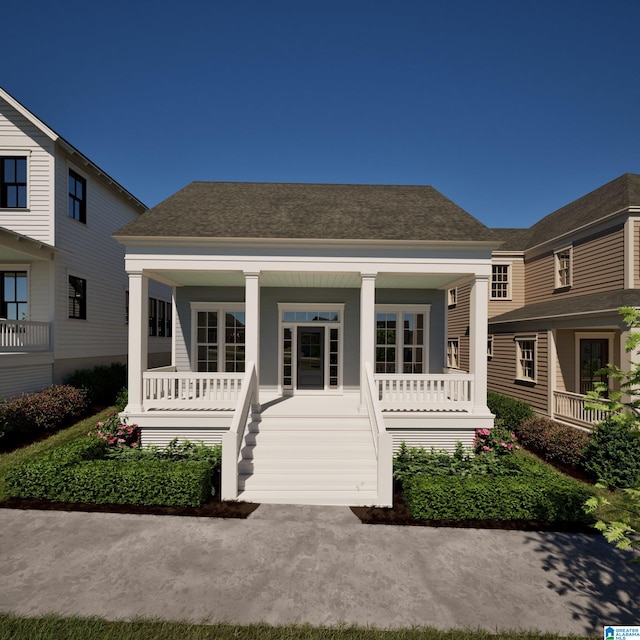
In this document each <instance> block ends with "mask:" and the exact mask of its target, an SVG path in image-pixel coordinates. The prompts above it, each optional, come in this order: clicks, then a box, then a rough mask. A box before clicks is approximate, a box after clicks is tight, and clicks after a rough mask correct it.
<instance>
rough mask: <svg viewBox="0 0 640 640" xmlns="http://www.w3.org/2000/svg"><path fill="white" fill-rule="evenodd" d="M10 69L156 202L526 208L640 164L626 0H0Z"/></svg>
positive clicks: (72, 136) (91, 153) (57, 118)
mask: <svg viewBox="0 0 640 640" xmlns="http://www.w3.org/2000/svg"><path fill="white" fill-rule="evenodd" d="M1 20H2V27H1V28H0V32H1V42H2V50H3V55H2V66H1V67H0V86H3V87H4V88H5V89H6V90H7V91H9V92H10V93H11V94H12V95H13V96H14V97H15V98H17V99H18V100H19V101H20V102H22V103H23V104H24V105H25V106H26V107H27V108H28V109H30V110H31V111H32V112H34V113H35V114H36V115H37V116H38V117H40V118H41V119H42V120H44V121H45V122H46V123H47V124H48V125H49V126H51V127H52V128H53V129H54V130H55V131H57V132H58V133H59V134H61V135H62V136H63V137H65V138H66V139H67V140H68V141H69V142H71V144H73V145H74V146H76V147H77V148H78V149H79V150H80V151H82V152H83V153H84V154H85V155H87V156H88V157H89V158H91V159H92V160H93V161H94V162H95V163H96V164H98V165H99V166H100V167H102V168H103V169H104V170H105V171H107V172H108V173H109V174H110V175H111V176H112V177H114V178H115V179H116V180H118V181H119V182H120V183H121V184H122V185H123V186H124V187H126V188H127V189H129V190H130V191H131V192H132V193H134V194H135V195H136V196H137V197H138V198H140V199H141V200H142V201H143V202H145V203H146V204H148V205H150V206H152V205H154V204H157V203H158V202H160V201H161V200H163V199H165V198H166V197H168V196H169V195H171V194H172V193H174V192H175V191H177V190H178V189H180V188H181V187H183V186H184V185H186V184H187V183H189V182H191V181H192V180H221V181H227V180H229V181H268V182H271V181H274V182H336V183H372V184H430V185H433V186H434V187H435V188H436V189H438V190H439V191H441V192H442V193H444V194H445V195H446V196H448V197H449V198H451V199H452V200H454V201H455V202H456V203H458V204H459V205H460V206H462V207H463V208H465V209H466V210H467V211H469V212H470V213H472V214H473V215H475V216H476V217H477V218H479V219H480V220H481V221H482V222H484V223H485V224H487V225H489V226H529V225H530V224H532V223H533V222H535V221H536V220H537V219H539V218H540V217H542V216H543V215H545V214H547V213H550V212H551V211H553V210H555V209H557V208H559V207H560V206H562V205H564V204H566V203H567V202H570V201H571V200H574V199H575V198H577V197H579V196H581V195H584V194H585V193H587V192H589V191H591V190H592V189H595V188H597V187H598V186H600V185H602V184H604V183H606V182H608V181H609V180H611V179H613V178H615V177H617V176H619V175H620V174H622V173H626V172H631V173H640V44H639V41H638V27H639V25H640V2H638V0H536V1H535V2H523V1H520V0H439V1H432V2H430V1H428V0H395V1H394V2H392V1H391V0H386V1H382V0H341V1H336V0H323V1H322V2H311V1H308V0H307V1H305V0H295V1H288V0H224V1H219V0H209V1H206V0H201V1H196V0H180V2H175V1H173V2H167V1H166V0H148V1H147V0H126V1H124V0H109V1H107V2H95V3H94V2H79V1H78V0H71V1H66V0H62V1H61V2H51V1H50V0H29V1H28V2H27V1H25V2H10V3H5V4H4V5H3V8H2V13H1Z"/></svg>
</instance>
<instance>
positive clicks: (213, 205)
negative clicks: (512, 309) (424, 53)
mask: <svg viewBox="0 0 640 640" xmlns="http://www.w3.org/2000/svg"><path fill="white" fill-rule="evenodd" d="M115 235H116V236H118V237H125V236H149V237H199V238H310V239H331V240H332V239H351V240H361V239H366V240H425V241H430V240H433V241H440V240H443V241H461V240H462V241H491V240H494V236H493V234H492V232H491V231H490V230H489V229H488V228H487V227H486V226H485V225H483V224H482V223H481V222H479V221H478V220H476V219H475V218H474V217H473V216H471V215H470V214H469V213H467V212H466V211H464V210H463V209H461V208H460V207H459V206H458V205H456V204H455V203H454V202H452V201H451V200H449V199H448V198H446V197H445V196H443V195H442V194H441V193H439V192H438V191H436V190H435V189H434V188H433V187H428V186H394V185H391V186H386V185H348V184H294V183H292V184H276V183H240V182H192V183H191V184H189V185H188V186H186V187H185V188H184V189H182V190H180V191H178V192H177V193H175V194H174V195H172V196H171V197H169V198H168V199H167V200H165V201H164V202H161V203H160V204H158V205H157V206H155V207H153V208H152V209H150V210H149V211H147V212H146V213H145V214H143V215H142V216H140V218H138V219H137V220H136V221H134V222H132V223H130V224H128V225H127V226H125V227H123V228H122V229H120V230H119V231H118V232H117V233H116V234H115Z"/></svg>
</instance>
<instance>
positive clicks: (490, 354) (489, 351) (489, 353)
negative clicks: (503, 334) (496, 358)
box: [487, 336, 493, 359]
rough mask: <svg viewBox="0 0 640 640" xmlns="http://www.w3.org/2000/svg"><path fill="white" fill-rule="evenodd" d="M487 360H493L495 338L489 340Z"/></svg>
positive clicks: (491, 337) (490, 337)
mask: <svg viewBox="0 0 640 640" xmlns="http://www.w3.org/2000/svg"><path fill="white" fill-rule="evenodd" d="M487 358H489V359H491V358H493V336H489V337H488V338H487Z"/></svg>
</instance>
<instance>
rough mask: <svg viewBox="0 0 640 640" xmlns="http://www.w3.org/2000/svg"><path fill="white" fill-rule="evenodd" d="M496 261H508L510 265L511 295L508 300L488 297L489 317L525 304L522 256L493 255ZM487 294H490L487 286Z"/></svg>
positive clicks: (502, 262)
mask: <svg viewBox="0 0 640 640" xmlns="http://www.w3.org/2000/svg"><path fill="white" fill-rule="evenodd" d="M494 261H495V262H496V263H500V264H504V263H506V262H508V263H509V264H510V265H511V270H510V271H511V273H510V278H511V282H510V285H511V297H510V298H509V299H508V300H491V298H489V317H490V318H493V317H494V316H498V315H500V314H501V313H507V312H508V311H513V310H514V309H519V308H520V307H523V306H524V304H525V266H524V259H523V258H505V259H503V258H501V257H499V256H495V258H494ZM489 296H491V287H489Z"/></svg>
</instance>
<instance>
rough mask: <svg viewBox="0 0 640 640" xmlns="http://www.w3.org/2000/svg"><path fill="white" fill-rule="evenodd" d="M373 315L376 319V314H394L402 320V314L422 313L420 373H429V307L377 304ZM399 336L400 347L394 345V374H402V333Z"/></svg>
mask: <svg viewBox="0 0 640 640" xmlns="http://www.w3.org/2000/svg"><path fill="white" fill-rule="evenodd" d="M374 313H375V315H376V317H377V315H378V313H395V314H396V318H398V316H399V317H400V318H402V315H403V314H404V313H422V314H423V315H424V327H423V330H424V334H423V335H424V344H423V345H422V372H423V373H429V336H430V313H431V305H429V304H377V305H375V311H374ZM396 322H397V320H396ZM396 331H397V329H396ZM375 335H376V334H375V331H374V336H375ZM396 335H397V333H396ZM401 335H402V346H401V347H400V346H398V345H397V344H396V372H398V373H402V362H403V361H402V357H403V348H404V331H402V334H401ZM374 346H375V345H374ZM374 365H375V363H374ZM403 375H407V376H409V375H419V374H411V373H406V374H403Z"/></svg>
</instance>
